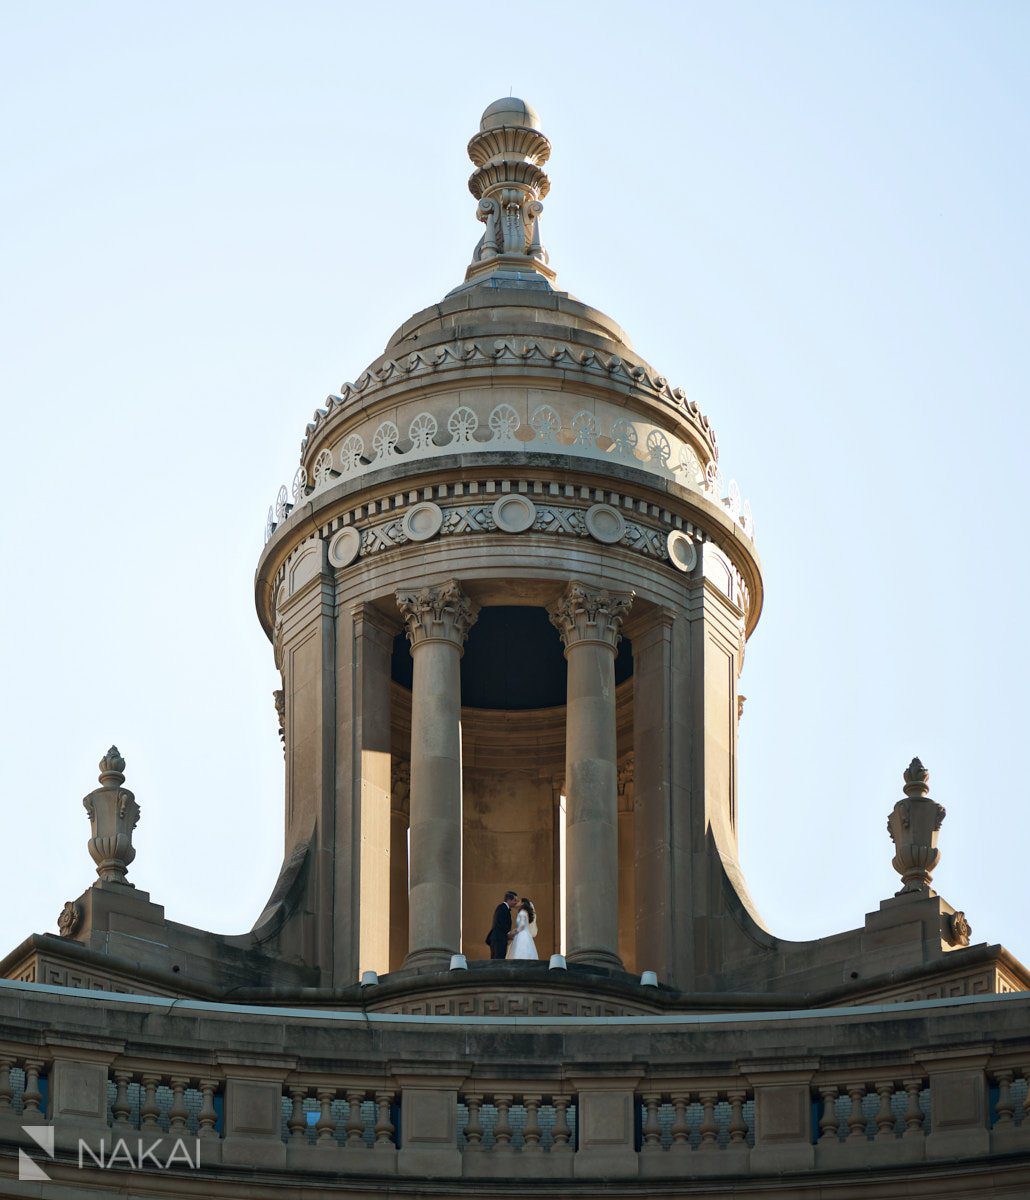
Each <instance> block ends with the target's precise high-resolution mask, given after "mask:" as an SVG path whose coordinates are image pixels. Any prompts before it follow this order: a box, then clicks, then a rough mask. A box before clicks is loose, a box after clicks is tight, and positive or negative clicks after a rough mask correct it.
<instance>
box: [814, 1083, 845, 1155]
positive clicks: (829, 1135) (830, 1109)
mask: <svg viewBox="0 0 1030 1200" xmlns="http://www.w3.org/2000/svg"><path fill="white" fill-rule="evenodd" d="M819 1094H820V1095H821V1096H822V1098H823V1114H822V1116H821V1117H820V1118H819V1129H820V1130H821V1132H820V1134H819V1141H820V1142H835V1141H837V1134H838V1131H839V1129H840V1122H839V1121H838V1120H837V1089H836V1087H835V1086H834V1085H833V1084H830V1083H821V1084H820V1085H819Z"/></svg>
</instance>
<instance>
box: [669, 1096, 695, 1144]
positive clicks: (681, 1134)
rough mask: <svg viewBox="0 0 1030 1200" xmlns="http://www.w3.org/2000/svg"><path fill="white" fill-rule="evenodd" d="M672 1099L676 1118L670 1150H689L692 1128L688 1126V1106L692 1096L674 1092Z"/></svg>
mask: <svg viewBox="0 0 1030 1200" xmlns="http://www.w3.org/2000/svg"><path fill="white" fill-rule="evenodd" d="M671 1099H672V1106H673V1108H674V1109H675V1110H676V1116H675V1118H674V1120H673V1122H672V1145H671V1146H670V1147H669V1149H670V1150H689V1149H690V1126H689V1125H688V1124H687V1105H688V1104H689V1103H690V1096H689V1094H687V1093H684V1092H674V1093H673V1095H672V1097H671Z"/></svg>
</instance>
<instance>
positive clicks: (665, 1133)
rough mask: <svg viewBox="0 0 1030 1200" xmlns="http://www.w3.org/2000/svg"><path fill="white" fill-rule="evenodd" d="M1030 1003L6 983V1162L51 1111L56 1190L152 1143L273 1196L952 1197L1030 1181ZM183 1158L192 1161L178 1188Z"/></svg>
mask: <svg viewBox="0 0 1030 1200" xmlns="http://www.w3.org/2000/svg"><path fill="white" fill-rule="evenodd" d="M23 1004H24V1005H25V1007H24V1008H23V1007H22V1006H23ZM26 1012H28V1013H30V1014H31V1016H26V1015H25V1013H26ZM1028 1018H1030V995H1027V994H1010V995H1007V996H984V997H978V998H976V999H963V1000H961V1001H931V1002H915V1003H910V1004H897V1005H884V1006H879V1007H873V1006H869V1007H868V1008H861V1007H858V1008H849V1009H839V1010H825V1011H822V1012H800V1013H768V1014H748V1015H747V1017H744V1018H740V1017H733V1016H715V1015H713V1016H688V1015H683V1016H679V1015H669V1014H666V1015H659V1016H653V1017H652V1016H636V1017H624V1018H619V1017H615V1018H580V1017H568V1018H562V1017H519V1018H511V1017H468V1018H463V1017H414V1016H405V1015H400V1014H380V1013H376V1012H327V1011H324V1010H302V1009H262V1008H241V1007H234V1006H231V1005H217V1004H208V1003H204V1002H200V1001H170V1000H164V999H147V998H141V997H132V996H115V995H110V996H108V995H104V997H103V1003H102V1005H98V1004H97V1001H96V998H95V996H94V997H90V996H89V995H88V994H84V993H81V992H75V991H72V990H70V989H61V988H53V987H44V986H39V985H32V984H24V983H14V982H11V981H0V1031H2V1033H0V1179H3V1178H5V1177H12V1176H13V1175H14V1174H15V1173H16V1170H17V1162H18V1154H17V1152H18V1150H25V1151H26V1153H29V1154H33V1153H38V1151H39V1145H40V1142H39V1139H38V1138H36V1137H34V1136H30V1135H29V1134H28V1133H27V1132H26V1127H29V1128H31V1127H33V1126H39V1125H45V1126H49V1127H52V1129H53V1134H54V1141H53V1145H54V1154H53V1157H52V1159H48V1161H47V1165H46V1169H47V1171H48V1172H49V1174H50V1177H51V1179H52V1180H53V1181H54V1182H53V1183H52V1184H51V1189H52V1190H51V1192H48V1193H47V1194H48V1195H54V1196H63V1195H65V1193H64V1192H63V1191H61V1190H60V1184H61V1183H62V1182H63V1183H64V1184H66V1185H67V1186H68V1189H69V1190H68V1193H67V1194H68V1195H69V1196H71V1194H72V1189H73V1187H74V1185H75V1181H76V1179H78V1180H79V1182H80V1184H81V1181H82V1177H81V1176H80V1175H79V1174H78V1172H79V1171H80V1170H84V1169H94V1170H100V1169H106V1170H112V1171H115V1170H116V1171H120V1172H121V1173H122V1174H123V1175H129V1174H133V1173H134V1172H136V1173H138V1172H139V1170H140V1166H139V1159H138V1155H139V1154H140V1153H142V1151H143V1150H144V1149H146V1150H147V1152H148V1154H149V1155H150V1156H151V1157H150V1159H149V1162H150V1164H151V1166H153V1165H154V1164H155V1162H156V1163H158V1164H159V1165H161V1171H162V1180H163V1187H164V1189H165V1191H164V1193H163V1194H166V1195H167V1194H171V1195H179V1194H181V1195H185V1194H187V1191H188V1188H189V1187H195V1186H197V1185H196V1179H197V1176H195V1175H193V1174H191V1173H193V1172H197V1171H199V1172H201V1173H206V1174H204V1178H205V1179H206V1180H207V1181H208V1182H207V1183H206V1184H205V1185H203V1186H206V1187H208V1188H210V1189H212V1194H214V1190H215V1189H216V1188H217V1193H218V1194H219V1195H222V1194H226V1195H240V1196H242V1195H248V1196H249V1195H256V1194H257V1193H256V1192H248V1191H246V1180H247V1179H248V1178H251V1177H252V1176H253V1173H254V1171H255V1170H259V1171H260V1172H262V1177H263V1178H264V1177H268V1178H270V1179H272V1180H273V1181H274V1180H278V1181H279V1183H278V1185H277V1186H280V1187H281V1186H285V1181H286V1180H288V1179H289V1178H291V1177H293V1178H306V1177H307V1176H308V1175H310V1176H311V1179H312V1180H313V1181H314V1180H316V1179H317V1181H318V1182H317V1187H318V1188H319V1189H320V1194H329V1193H331V1192H333V1190H334V1188H333V1184H332V1182H331V1181H332V1179H333V1178H334V1177H338V1178H341V1179H343V1178H344V1177H348V1176H396V1177H397V1179H398V1183H397V1184H396V1185H391V1186H398V1187H400V1186H401V1181H402V1180H403V1179H404V1178H405V1177H407V1178H408V1179H411V1178H412V1177H416V1178H427V1177H433V1178H437V1179H448V1178H450V1179H460V1178H467V1179H476V1178H483V1179H493V1180H497V1181H500V1180H505V1181H508V1182H509V1183H510V1181H514V1180H520V1181H523V1182H522V1186H523V1187H524V1188H526V1187H528V1188H530V1189H532V1187H534V1186H536V1184H537V1183H538V1184H539V1185H540V1186H545V1185H546V1184H547V1181H549V1180H551V1181H555V1180H562V1179H569V1178H577V1179H580V1180H583V1179H596V1180H601V1179H613V1178H618V1179H621V1180H622V1181H623V1185H624V1186H625V1187H628V1188H630V1189H631V1190H632V1189H633V1188H636V1189H637V1190H638V1193H639V1194H641V1195H646V1194H648V1193H647V1187H648V1185H647V1181H648V1180H662V1179H666V1180H675V1179H682V1178H686V1177H708V1176H724V1177H731V1176H732V1177H734V1178H736V1179H737V1180H751V1181H753V1183H754V1186H755V1187H756V1188H759V1186H760V1185H761V1183H762V1181H763V1180H766V1181H768V1180H770V1179H773V1178H774V1177H776V1176H778V1175H780V1174H783V1173H797V1172H800V1173H802V1174H804V1173H806V1172H813V1173H816V1172H818V1173H819V1174H820V1175H821V1177H823V1178H824V1179H827V1178H828V1179H834V1178H838V1177H839V1178H840V1179H841V1180H844V1179H845V1178H846V1177H847V1178H850V1177H851V1176H852V1175H853V1174H854V1173H856V1172H857V1173H859V1176H860V1177H861V1178H863V1179H873V1180H875V1179H876V1178H878V1176H877V1172H892V1173H893V1174H892V1175H891V1178H892V1179H894V1180H896V1179H897V1178H898V1177H899V1176H898V1172H902V1174H903V1176H904V1173H905V1172H912V1173H915V1172H918V1174H919V1178H920V1179H921V1180H930V1179H933V1180H935V1181H937V1180H938V1175H940V1180H939V1181H938V1182H934V1183H933V1184H932V1185H931V1184H930V1183H927V1184H926V1186H928V1187H929V1186H933V1187H934V1189H935V1191H934V1194H935V1195H939V1196H946V1195H951V1194H955V1195H959V1194H963V1193H958V1192H955V1193H951V1192H949V1191H948V1190H947V1188H948V1186H950V1185H948V1183H947V1178H948V1176H947V1164H949V1163H950V1164H952V1166H953V1165H954V1163H955V1162H961V1163H962V1164H963V1167H962V1177H963V1178H964V1179H965V1180H966V1181H967V1182H968V1181H970V1180H972V1181H976V1180H978V1179H979V1178H980V1176H981V1174H982V1176H983V1178H984V1179H987V1178H991V1179H994V1178H1001V1177H1002V1175H1004V1178H1005V1180H1006V1182H1007V1183H1011V1184H1012V1186H1013V1187H1018V1186H1023V1185H1024V1184H1025V1186H1026V1193H1027V1194H1030V1096H1028V1091H1027V1078H1028V1074H1030V1019H1028ZM170 1047H175V1048H176V1049H174V1050H172V1051H170V1049H169V1048H170ZM118 1146H121V1147H123V1148H124V1149H123V1150H122V1151H120V1154H121V1158H120V1159H117V1158H116V1159H115V1160H114V1161H113V1162H111V1163H110V1165H106V1164H107V1162H108V1160H110V1158H111V1153H112V1149H113V1148H114V1147H118ZM34 1147H35V1149H34ZM83 1147H85V1148H86V1149H85V1161H84V1165H83V1166H82V1167H80V1166H79V1164H78V1158H79V1157H80V1156H82V1155H83V1153H84V1151H83V1149H82V1148H83ZM98 1163H104V1164H105V1165H104V1166H103V1167H100V1166H98V1165H97V1164H98ZM144 1165H145V1164H144ZM1020 1171H1022V1172H1023V1173H1024V1174H1019V1173H1018V1172H1020ZM177 1172H182V1173H188V1174H190V1182H189V1183H188V1184H187V1183H186V1182H184V1183H183V1184H182V1189H181V1190H180V1191H176V1189H175V1187H174V1186H173V1184H172V1182H171V1180H172V1179H173V1178H174V1177H175V1176H176V1173H177ZM1013 1172H1016V1173H1015V1174H1012V1173H1013ZM999 1173H1001V1174H999ZM904 1177H907V1176H904ZM634 1180H636V1181H638V1182H637V1183H636V1184H634V1183H633V1181H634ZM215 1181H217V1185H216V1182H215ZM269 1186H271V1185H269ZM311 1186H316V1184H315V1183H314V1182H312V1184H311ZM341 1186H343V1184H341ZM738 1186H740V1187H743V1185H742V1184H740V1185H738ZM749 1186H750V1185H749ZM135 1189H136V1183H135V1182H134V1181H131V1180H125V1181H123V1182H120V1183H119V1184H118V1186H117V1189H112V1190H118V1191H119V1192H121V1191H122V1190H126V1191H130V1190H131V1191H133V1193H134V1194H135ZM234 1189H237V1190H234ZM202 1190H203V1187H202ZM141 1194H142V1193H141ZM191 1194H195V1193H191ZM262 1194H263V1193H262ZM740 1194H741V1195H744V1194H750V1192H748V1191H747V1190H746V1189H744V1190H742V1191H741V1192H740ZM756 1194H757V1193H756ZM856 1194H863V1193H861V1192H859V1193H856ZM1012 1194H1017V1192H1013V1193H1012ZM1018 1194H1022V1193H1018Z"/></svg>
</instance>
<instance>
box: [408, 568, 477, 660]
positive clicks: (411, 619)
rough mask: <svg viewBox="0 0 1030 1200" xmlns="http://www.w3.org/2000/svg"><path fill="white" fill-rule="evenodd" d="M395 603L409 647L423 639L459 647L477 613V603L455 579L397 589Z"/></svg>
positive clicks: (473, 622)
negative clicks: (408, 588) (430, 584)
mask: <svg viewBox="0 0 1030 1200" xmlns="http://www.w3.org/2000/svg"><path fill="white" fill-rule="evenodd" d="M397 607H398V608H399V609H400V611H401V616H402V617H403V618H404V626H405V629H406V631H407V634H408V641H409V642H410V643H411V648H412V650H415V649H416V648H417V647H418V646H421V645H422V644H423V643H424V642H434V641H435V642H440V641H445V642H454V643H455V644H456V645H457V646H459V647H463V646H464V645H465V639H466V638H467V637H468V632H469V630H470V629H471V628H472V626H473V625H475V623H476V618H477V617H478V616H479V605H478V604H476V603H475V602H474V601H472V600H470V599H469V597H468V596H466V595H465V593H464V592H463V591H462V590H461V585H460V584H459V583H458V581H457V580H456V579H449V580H448V581H447V582H446V583H442V584H440V585H439V586H438V587H424V588H419V589H418V590H417V591H414V592H398V593H397Z"/></svg>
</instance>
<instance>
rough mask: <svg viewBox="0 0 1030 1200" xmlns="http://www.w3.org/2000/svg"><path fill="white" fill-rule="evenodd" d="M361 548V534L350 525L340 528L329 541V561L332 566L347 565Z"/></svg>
mask: <svg viewBox="0 0 1030 1200" xmlns="http://www.w3.org/2000/svg"><path fill="white" fill-rule="evenodd" d="M360 549H361V534H360V533H358V531H357V530H356V529H354V528H353V527H352V526H348V527H347V528H346V529H341V530H340V532H339V533H338V534H336V536H335V537H334V538H333V540H332V541H331V542H330V543H329V562H330V563H331V564H332V565H333V566H334V567H349V566H350V565H351V563H352V562H353V561H354V560H355V559H356V558H357V557H358V551H359V550H360Z"/></svg>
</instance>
